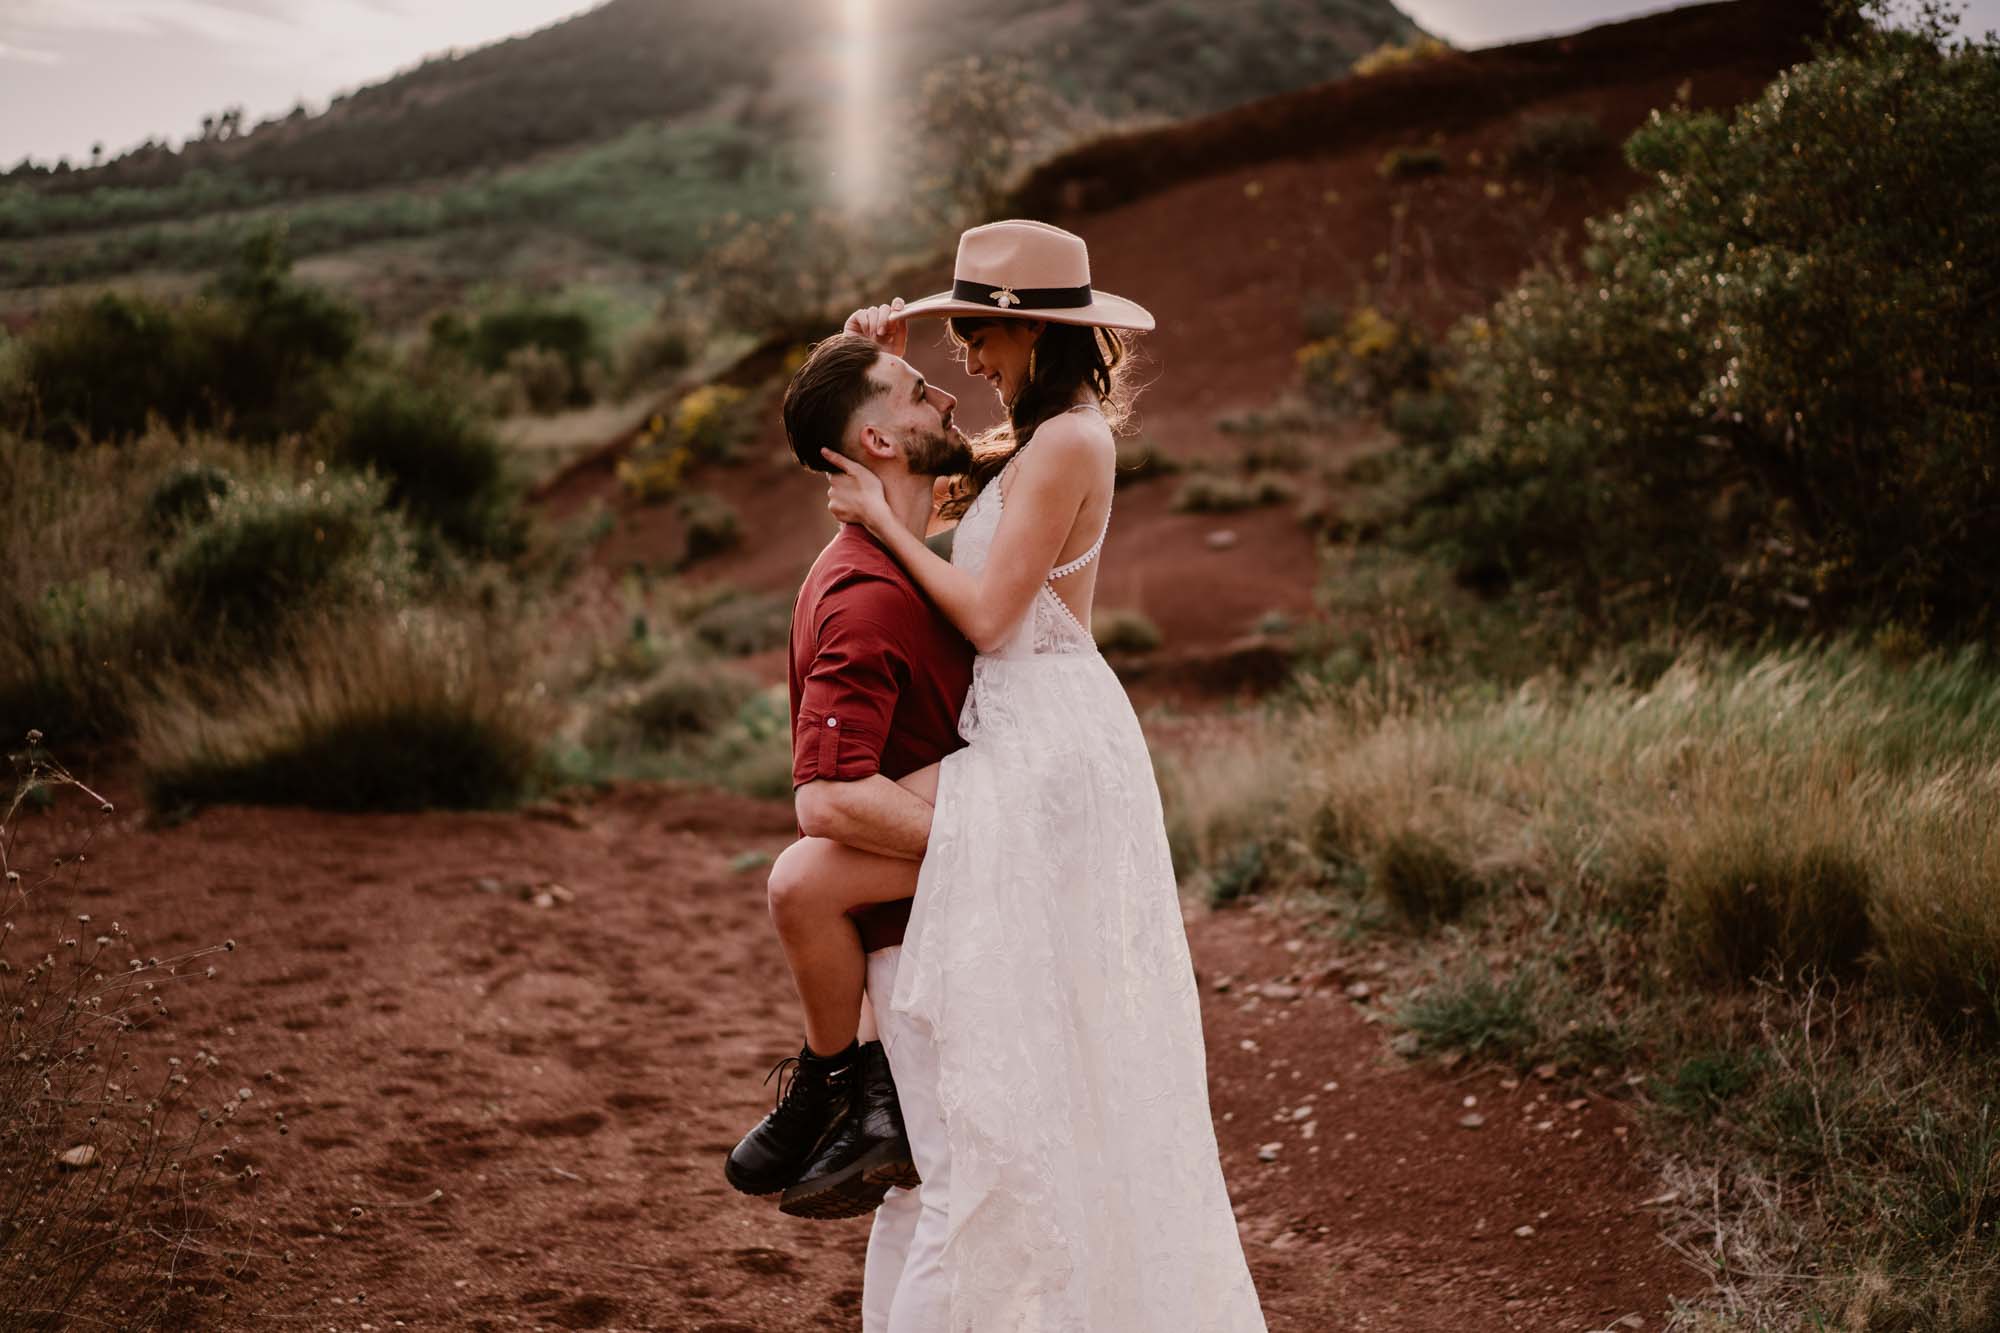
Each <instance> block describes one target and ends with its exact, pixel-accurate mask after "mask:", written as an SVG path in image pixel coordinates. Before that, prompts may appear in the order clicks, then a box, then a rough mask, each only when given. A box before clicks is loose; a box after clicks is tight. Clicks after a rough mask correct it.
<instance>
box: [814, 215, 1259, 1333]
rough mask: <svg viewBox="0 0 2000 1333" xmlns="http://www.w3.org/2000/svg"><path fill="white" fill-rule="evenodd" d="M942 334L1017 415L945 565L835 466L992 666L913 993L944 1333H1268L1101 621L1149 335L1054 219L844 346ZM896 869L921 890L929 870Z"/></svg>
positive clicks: (907, 1007) (847, 499) (1177, 915)
mask: <svg viewBox="0 0 2000 1333" xmlns="http://www.w3.org/2000/svg"><path fill="white" fill-rule="evenodd" d="M927 315H929V316H945V317H948V318H949V319H950V321H951V323H950V332H951V336H952V338H953V340H954V341H955V342H956V343H957V344H958V346H959V347H960V349H961V350H962V353H963V357H964V364H965V368H966V371H967V372H968V373H969V374H971V375H973V376H975V377H977V378H981V379H984V380H986V381H987V382H988V383H990V384H991V385H992V386H993V388H994V390H995V392H996V393H997V394H998V395H999V397H1000V400H1001V402H1002V403H1003V404H1004V405H1005V407H1006V409H1007V416H1008V423H1007V425H1006V426H1005V427H1003V428H1001V429H1000V430H998V431H997V432H995V434H994V436H993V437H990V438H989V440H988V442H987V446H986V448H984V449H983V450H982V451H981V453H980V455H979V457H978V460H977V462H976V464H975V466H974V468H973V470H972V472H971V473H970V474H969V476H968V477H966V478H965V480H964V481H963V482H962V483H961V484H960V485H959V486H958V488H957V493H956V494H955V495H954V496H953V498H952V500H951V501H950V502H949V503H948V505H947V513H952V512H956V513H958V514H960V515H962V517H961V519H960V523H959V526H958V530H957V534H956V536H955V539H954V544H953V550H952V556H951V559H950V560H949V561H946V560H945V559H943V558H941V557H940V556H938V555H937V554H935V553H934V552H933V551H931V550H930V549H929V548H928V547H927V546H926V545H925V544H924V542H923V541H922V540H921V539H919V538H918V537H916V536H914V535H913V534H912V533H911V532H910V531H909V529H908V528H907V527H905V526H904V525H903V524H902V523H899V522H898V521H897V519H896V517H895V515H894V514H892V513H891V512H890V511H889V509H888V506H887V504H886V502H885V500H884V497H883V493H882V488H881V484H880V483H879V482H878V481H877V480H876V479H875V477H874V476H873V474H871V473H869V472H868V471H867V470H865V469H864V468H861V467H860V466H858V465H856V464H854V463H853V462H852V461H851V460H849V459H847V458H844V457H842V456H840V455H838V454H834V453H831V452H829V453H828V455H827V457H828V459H829V461H830V462H832V463H833V465H834V466H835V467H837V468H839V469H840V472H839V473H838V474H836V475H835V476H834V477H833V479H832V480H831V482H830V485H829V499H828V508H829V509H830V510H831V511H832V513H833V515H834V517H836V518H838V519H840V520H841V521H843V522H848V523H860V524H863V525H865V526H866V527H867V528H868V530H869V531H870V532H871V533H873V534H874V535H875V537H876V538H877V539H878V540H880V541H881V542H882V543H883V544H884V545H885V546H887V547H888V549H889V550H890V552H891V553H892V554H893V555H894V556H895V557H896V559H897V560H898V561H899V562H900V563H901V564H902V565H903V566H904V568H905V569H907V570H908V571H909V573H910V574H911V576H912V577H913V578H914V579H915V580H916V581H917V582H918V583H919V584H920V585H921V586H922V587H923V589H924V591H925V592H926V593H927V594H928V595H929V596H930V597H931V599H932V600H933V601H934V602H935V603H936V605H937V606H938V607H939V608H940V609H941V610H942V611H943V612H944V613H945V614H946V615H947V616H948V617H949V618H950V619H951V620H952V622H953V623H954V624H956V625H957V626H958V627H959V629H960V631H961V632H963V633H964V634H965V636H966V637H967V638H968V639H969V640H971V642H972V644H973V646H974V647H975V648H976V649H977V650H978V654H979V655H978V657H977V658H976V659H975V662H974V667H973V683H972V688H971V692H970V693H969V695H968V696H967V699H966V703H965V710H964V713H963V716H962V719H961V723H960V730H961V734H962V735H963V736H964V738H965V739H966V741H967V745H966V748H964V749H963V750H960V751H958V752H957V753H955V754H953V755H951V756H949V757H948V758H946V759H945V760H944V761H943V763H942V764H941V765H940V766H939V768H938V770H937V772H936V790H935V812H934V815H933V820H932V826H931V838H930V846H929V851H928V853H927V855H926V857H925V859H924V861H923V864H922V868H921V870H920V872H919V876H918V880H917V889H916V901H915V904H914V907H913V908H912V913H911V918H910V923H909V928H908V933H907V936H906V938H905V942H904V950H903V959H902V964H901V968H900V970H899V973H898V977H897V981H896V985H895V991H894V995H893V997H892V998H891V1000H890V1007H891V1008H893V1009H895V1010H898V1011H901V1012H903V1013H906V1014H908V1015H910V1016H911V1017H913V1018H915V1019H917V1020H919V1021H920V1022H922V1023H924V1024H925V1025H927V1026H928V1027H929V1028H930V1030H931V1034H932V1037H933V1039H934V1041H935V1043H936V1046H937V1048H938V1054H939V1089H938V1092H939V1097H940V1104H941V1106H942V1108H943V1113H944V1121H945V1126H946V1130H947V1134H948V1137H949V1141H950V1162H951V1172H950V1180H949V1185H948V1189H949V1205H948V1207H949V1219H950V1220H949V1234H948V1240H947V1242H946V1248H945V1267H946V1269H947V1270H948V1272H949V1274H950V1283H951V1322H950V1327H951V1329H952V1330H954V1333H957V1331H958V1330H978V1331H979V1333H985V1331H986V1330H1008V1331H1009V1333H1012V1331H1014V1330H1034V1333H1125V1331H1130V1333H1150V1331H1152V1330H1175V1333H1182V1331H1186V1333H1243V1331H1248V1330H1262V1329H1263V1328H1264V1320H1263V1316H1262V1314H1261V1313H1260V1312H1259V1309H1258V1305H1257V1298H1256V1293H1255V1290H1254V1288H1253V1287H1252V1284H1251V1281H1250V1275H1249V1271H1248V1268H1247V1266H1246V1265H1245V1263H1244V1260H1243V1253H1242V1247H1241V1243H1240V1241H1239V1240H1238V1238H1237V1232H1236V1222H1235V1218H1234V1216H1233V1214H1232V1212H1231V1209H1230V1204H1229V1198H1228V1195H1227V1193H1226V1191H1225V1189H1224V1187H1223V1181H1222V1174H1221V1168H1220V1164H1219V1161H1218V1157H1217V1150H1216V1144H1215V1134H1214V1128H1213V1125H1212V1123H1211V1121H1210V1118H1209V1111H1208V1086H1207V1077H1206V1067H1205V1065H1206V1062H1205V1058H1204V1054H1203V1050H1202V1036H1201V1015H1200V1010H1199V1005H1198V1002H1197V995H1196V990H1195V983H1194V972H1193V968H1192V966H1191V964H1190V961H1189V957H1188V950H1187V940H1186V934H1185V931H1184V928H1183V925H1182V919H1181V908H1180V902H1179V898H1178V894H1177V891H1176V886H1175V882H1174V874H1173V865H1172V860H1171V857H1170V855H1169V853H1168V849H1167V839H1166V831H1165V826H1164V822H1163V820H1162V817H1161V810H1160V799H1159V791H1158V787H1157V785H1156V783H1155V780H1154V776H1153V768H1152V763H1151V760H1150V757H1149V756H1148V753H1147V749H1146V743H1145V739H1144V737H1143V735H1142V734H1141V732H1140V730H1139V725H1138V721H1137V719H1136V718H1135V717H1134V715H1133V712H1132V708H1131V705H1130V702H1129V701H1128V700H1127V699H1126V696H1125V692H1124V690H1123V688H1122V687H1121V686H1120V685H1119V683H1118V680H1117V678H1116V676H1114V675H1113V674H1112V672H1111V669H1110V668H1109V667H1108V666H1107V665H1106V664H1105V661H1104V659H1103V657H1102V656H1101V655H1100V654H1099V653H1098V651H1097V648H1096V645H1095V643H1094V642H1093V640H1092V638H1091V635H1090V632H1089V630H1088V629H1087V628H1086V627H1087V626H1088V624H1089V621H1090V612H1091V605H1092V599H1093V595H1094V592H1095V589H1096V583H1097V571H1098V563H1097V560H1098V556H1099V553H1100V551H1101V550H1102V546H1103V541H1104V536H1105V533H1106V531H1107V528H1108V524H1109V521H1110V514H1111V502H1112V482H1113V462H1114V445H1113V438H1112V428H1113V426H1114V424H1116V423H1117V421H1118V419H1119V417H1120V415H1121V413H1120V394H1119V390H1120V388H1121V381H1120V372H1121V369H1122V365H1123V361H1124V353H1125V342H1124V340H1123V339H1122V338H1121V337H1120V335H1119V333H1118V332H1117V331H1116V330H1119V329H1126V330H1144V329H1150V328H1151V327H1152V317H1151V316H1150V315H1149V314H1147V313H1146V312H1145V311H1144V310H1143V309H1141V308H1140V307H1139V306H1137V305H1135V304H1134V303H1132V302H1130V301H1126V300H1123V299H1122V298H1119V297H1114V296H1110V295H1108V294H1105V293H1097V292H1093V291H1092V289H1091V287H1090V280H1089V259H1088V255H1087V253H1086V252H1085V249H1084V245H1083V242H1082V240H1081V239H1079V238H1077V237H1075V236H1072V235H1071V234H1070V233H1068V232H1065V231H1062V230H1060V229H1058V228H1055V227H1049V226H1046V225H1044V224H1041V223H1035V222H1001V223H994V224H991V225H990V226H986V227H979V228H974V229H973V230H971V231H968V232H967V233H966V234H965V236H964V237H963V238H961V241H960V245H959V256H958V265H957V271H956V274H955V282H954V286H953V290H952V291H951V292H948V293H941V294H939V295H938V296H934V297H930V298H926V299H925V300H922V301H918V302H916V303H915V304H913V305H910V306H908V307H900V308H899V307H891V306H881V307H875V308H872V309H868V310H862V311H857V312H856V313H855V315H854V316H853V317H852V318H851V319H850V320H849V321H848V326H847V327H848V331H849V332H855V333H861V334H864V335H867V336H870V337H873V338H875V339H877V340H878V341H879V342H881V343H882V344H883V346H884V347H885V349H887V350H889V351H892V352H900V351H901V350H902V345H903V342H904V341H905V339H906V338H907V333H906V332H905V328H906V325H905V321H907V320H909V319H913V318H919V317H922V316H927ZM925 776H926V778H928V777H929V774H928V773H927V774H926V775H925ZM924 785H926V786H928V782H926V783H925V784H924ZM926 794H929V793H928V792H927V793H926ZM815 849H817V850H815ZM787 857H788V858H791V860H790V864H789V865H788V866H787V867H786V870H787V874H788V877H790V878H791V879H792V880H793V882H794V883H796V884H811V883H818V884H820V885H822V886H825V891H826V892H828V893H829V894H835V895H838V894H841V893H843V892H846V893H849V894H852V895H854V896H855V897H856V898H857V899H858V898H859V897H861V896H864V894H865V891H864V890H859V889H856V888H854V887H853V886H855V885H857V884H858V883H860V882H862V881H865V880H866V879H867V878H868V877H869V874H870V871H871V867H870V865H869V860H868V859H867V858H866V854H865V853H860V852H856V851H854V850H853V849H850V848H839V847H833V846H829V845H828V844H824V843H813V842H807V843H803V844H800V845H799V846H798V847H796V848H794V849H793V850H792V851H789V852H788V853H787ZM874 873H876V874H877V876H878V877H879V878H880V879H882V880H883V881H884V882H900V883H901V884H902V885H904V886H907V882H908V880H907V876H908V863H907V862H904V863H901V864H897V863H893V862H889V861H887V860H886V859H884V860H883V861H882V863H881V864H880V865H879V867H875V868H874ZM842 885H846V886H849V887H848V888H846V889H843V888H842V887H841V886H842ZM898 891H899V892H901V891H907V889H906V887H905V888H903V889H901V890H898ZM867 896H874V895H867Z"/></svg>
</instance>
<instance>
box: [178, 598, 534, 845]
mask: <svg viewBox="0 0 2000 1333" xmlns="http://www.w3.org/2000/svg"><path fill="white" fill-rule="evenodd" d="M516 657H517V654H516V652H515V650H514V648H513V645H512V644H511V643H510V642H509V641H508V640H507V639H506V638H505V637H504V636H503V635H502V634H500V633H499V632H497V631H496V630H494V629H493V628H492V627H490V626H487V625H484V624H481V623H478V622H457V621H450V620H442V619H439V618H436V617H429V616H419V615H415V614H405V615H402V616H398V617H396V618H394V619H386V618H385V619H362V620H352V619H346V620H343V619H340V618H331V619H327V620H323V621H321V622H320V623H319V624H318V625H317V626H315V627H314V628H313V629H312V630H311V631H309V632H308V633H306V634H305V635H303V636H302V638H301V641H300V643H299V645H298V646H297V648H296V649H295V650H294V651H292V652H290V653H288V654H287V655H286V656H284V657H283V658H281V659H280V660H279V661H278V662H277V663H276V664H274V665H273V666H272V667H271V668H269V669H268V670H265V671H261V672H256V673H252V674H250V675H247V676H245V677H241V678H238V679H234V680H231V681H227V682H206V683H204V682H200V681H194V680H190V681H186V682H183V683H182V684H181V685H180V686H179V687H178V688H173V689H169V690H167V691H166V692H165V694H164V696H163V698H162V699H161V700H160V701H159V702H157V703H155V704H154V705H152V706H150V707H149V708H148V709H147V711H146V713H145V715H144V716H143V717H142V719H141V722H140V728H139V762H140V766H141V768H142V770H143V772H144V777H145V784H146V794H147V799H148V800H149V801H150V802H151V804H152V805H153V806H154V807H155V808H157V809H164V810H182V809H187V808H189V807H198V806H202V805H206V804H210V803H215V802H235V803H244V804H255V805H302V806H309V807H312V808H315V809H321V810H424V809H434V808H447V809H488V808H493V807H497V806H503V805H506V804H508V803H510V802H512V801H514V800H516V799H517V798H519V797H520V796H521V795H523V794H524V793H525V792H526V791H528V790H529V789H530V788H531V786H532V785H533V784H534V783H535V782H536V781H537V780H538V778H539V777H540V776H541V773H542V757H541V744H542V737H543V736H544V735H545V734H546V728H547V725H548V723H547V720H546V719H545V718H543V717H542V716H541V711H540V709H538V708H537V707H536V706H534V705H533V703H532V701H531V699H530V698H529V697H528V696H526V694H525V692H524V691H521V690H519V689H517V688H515V684H514V679H515V672H516V670H517V666H516ZM218 692H220V693H222V694H224V695H226V705H227V707H226V711H224V710H223V709H219V708H218V707H217V706H216V705H217V704H218V703H220V702H223V700H220V699H217V698H216V697H214V696H215V695H216V694H217V693H218Z"/></svg>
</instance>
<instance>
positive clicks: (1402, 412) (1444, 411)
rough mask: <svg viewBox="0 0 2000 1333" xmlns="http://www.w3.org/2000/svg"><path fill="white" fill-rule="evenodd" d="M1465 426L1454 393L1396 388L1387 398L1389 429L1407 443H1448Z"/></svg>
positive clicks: (1460, 407) (1461, 411) (1460, 408)
mask: <svg viewBox="0 0 2000 1333" xmlns="http://www.w3.org/2000/svg"><path fill="white" fill-rule="evenodd" d="M1464 428H1465V413H1464V411H1463V405H1462V404H1461V403H1460V402H1459V399H1458V397H1457V396H1456V395H1454V394H1450V393H1436V392H1424V391H1421V390H1420V391H1415V392H1412V391H1410V390H1407V389H1404V390H1398V391H1397V392H1396V393H1394V394H1393V395H1392V396H1391V397H1390V400H1389V429H1390V430H1393V431H1395V432H1396V434H1397V435H1399V436H1401V437H1402V438H1403V439H1404V440H1405V441H1406V442H1408V443H1411V444H1418V445H1426V446H1430V447H1433V448H1435V447H1437V446H1440V445H1447V444H1450V443H1451V442H1452V441H1454V440H1456V439H1457V438H1458V437H1459V434H1460V433H1461V432H1462V431H1463V430H1464Z"/></svg>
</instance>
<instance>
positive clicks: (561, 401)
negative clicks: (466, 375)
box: [493, 347, 588, 415]
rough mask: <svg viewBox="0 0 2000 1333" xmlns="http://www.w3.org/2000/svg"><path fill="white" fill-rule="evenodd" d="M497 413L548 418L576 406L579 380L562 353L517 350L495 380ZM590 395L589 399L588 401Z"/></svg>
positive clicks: (510, 355) (509, 354) (526, 349)
mask: <svg viewBox="0 0 2000 1333" xmlns="http://www.w3.org/2000/svg"><path fill="white" fill-rule="evenodd" d="M493 384H494V386H495V402H496V406H495V408H494V410H495V411H504V412H506V413H508V414H510V415H511V414H513V413H516V412H535V413H539V414H542V415H547V414H549V413H551V412H560V411H562V410H563V409H564V408H566V407H570V406H573V405H575V403H576V402H577V397H576V389H577V384H576V377H575V376H574V375H573V374H571V373H570V368H569V365H568V363H566V362H565V361H564V360H563V359H562V355H561V353H559V352H552V351H550V350H549V349H548V348H546V347H517V348H515V349H514V350H513V351H511V352H509V353H507V360H506V363H505V364H504V365H502V366H501V368H500V370H499V372H498V373H497V374H496V375H494V377H493ZM587 396H588V395H586V398H587Z"/></svg>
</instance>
